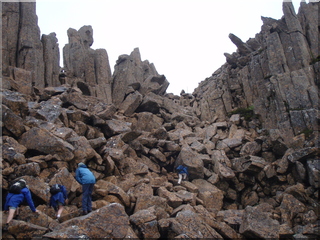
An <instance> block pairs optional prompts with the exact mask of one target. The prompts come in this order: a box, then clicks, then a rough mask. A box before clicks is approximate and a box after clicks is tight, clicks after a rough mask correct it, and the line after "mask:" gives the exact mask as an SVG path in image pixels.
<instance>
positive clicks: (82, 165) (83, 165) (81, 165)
mask: <svg viewBox="0 0 320 240" xmlns="http://www.w3.org/2000/svg"><path fill="white" fill-rule="evenodd" d="M78 167H86V165H85V164H84V163H83V162H81V163H78Z"/></svg>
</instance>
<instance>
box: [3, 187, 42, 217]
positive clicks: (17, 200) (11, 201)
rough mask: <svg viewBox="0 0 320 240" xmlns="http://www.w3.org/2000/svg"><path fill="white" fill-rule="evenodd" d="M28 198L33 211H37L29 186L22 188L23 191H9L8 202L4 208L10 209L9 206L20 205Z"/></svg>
mask: <svg viewBox="0 0 320 240" xmlns="http://www.w3.org/2000/svg"><path fill="white" fill-rule="evenodd" d="M24 200H26V201H27V203H28V205H29V207H30V208H31V211H32V212H35V211H36V208H35V206H34V203H33V201H32V198H31V192H30V190H29V189H28V188H26V187H25V188H23V189H21V193H19V194H16V193H8V195H7V197H6V203H5V205H4V210H5V211H8V210H9V207H19V205H20V204H21V203H22V202H23V201H24Z"/></svg>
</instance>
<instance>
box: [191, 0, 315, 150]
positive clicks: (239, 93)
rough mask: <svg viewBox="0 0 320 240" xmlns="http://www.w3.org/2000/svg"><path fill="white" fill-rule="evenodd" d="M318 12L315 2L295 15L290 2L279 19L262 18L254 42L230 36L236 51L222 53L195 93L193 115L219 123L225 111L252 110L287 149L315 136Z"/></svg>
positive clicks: (223, 117)
mask: <svg viewBox="0 0 320 240" xmlns="http://www.w3.org/2000/svg"><path fill="white" fill-rule="evenodd" d="M318 8H319V3H310V4H305V3H301V8H300V10H299V13H298V14H297V15H296V14H295V11H294V8H293V5H292V3H285V4H283V13H284V17H283V18H282V19H280V20H274V19H270V18H265V17H262V21H263V26H262V28H261V29H262V30H261V32H260V33H258V34H256V36H255V38H254V39H249V40H248V41H247V42H246V43H244V42H242V41H241V39H239V38H238V37H236V36H235V35H233V34H230V36H229V37H230V39H231V41H232V42H233V43H234V44H235V45H236V46H237V48H238V49H237V52H236V53H234V54H232V55H231V54H226V57H227V64H225V65H223V66H222V67H221V68H220V69H218V70H217V71H216V72H215V73H213V74H212V76H211V77H209V78H208V79H206V80H205V81H203V82H201V83H200V84H199V87H198V88H197V89H195V91H194V93H193V95H195V96H196V101H194V102H193V103H192V105H193V107H194V108H195V111H196V112H197V113H199V114H198V116H199V117H200V118H201V119H202V120H205V121H211V119H214V117H215V116H217V117H218V119H219V120H220V121H222V120H224V119H226V118H227V117H228V114H227V113H230V112H231V111H234V110H239V109H245V108H249V107H253V109H254V110H253V112H254V113H255V114H257V115H259V116H260V117H261V118H262V119H264V120H263V121H262V127H264V128H267V129H278V130H279V137H281V138H282V139H283V140H284V141H285V143H287V144H290V143H291V142H292V138H293V136H295V135H298V134H299V133H302V132H303V131H306V130H307V129H309V130H312V131H316V130H317V125H318V123H317V122H318V121H319V109H318V107H319V104H318V102H319V94H318V90H319V85H317V82H316V81H315V79H317V78H316V75H317V72H318V70H317V69H319V66H318V64H317V61H318V60H316V59H317V58H318V56H319V48H316V47H315V46H316V45H317V44H318V42H319V41H318V38H319V30H317V29H316V26H315V25H318V24H315V22H317V20H315V21H313V20H314V18H315V16H317V15H318ZM311 29H313V30H311ZM253 42H254V44H253Z"/></svg>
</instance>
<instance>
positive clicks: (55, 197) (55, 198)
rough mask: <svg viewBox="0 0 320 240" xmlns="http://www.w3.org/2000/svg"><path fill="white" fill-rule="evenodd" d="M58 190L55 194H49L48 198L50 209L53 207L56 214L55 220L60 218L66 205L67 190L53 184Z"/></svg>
mask: <svg viewBox="0 0 320 240" xmlns="http://www.w3.org/2000/svg"><path fill="white" fill-rule="evenodd" d="M55 185H57V187H58V188H59V189H60V190H59V191H58V192H56V193H51V197H50V204H49V206H50V207H53V209H54V210H55V211H56V212H57V218H60V216H61V214H62V212H63V209H64V206H65V205H66V201H67V199H68V194H67V189H66V187H65V186H63V185H61V184H55Z"/></svg>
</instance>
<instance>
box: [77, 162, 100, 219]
mask: <svg viewBox="0 0 320 240" xmlns="http://www.w3.org/2000/svg"><path fill="white" fill-rule="evenodd" d="M76 180H77V182H78V183H80V184H81V185H82V214H83V215H86V214H88V213H89V212H91V211H92V192H93V186H94V184H95V183H96V178H95V176H94V175H93V173H92V172H91V171H90V170H89V169H88V167H87V166H86V165H85V164H84V163H82V162H81V163H79V164H78V168H77V170H76Z"/></svg>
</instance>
